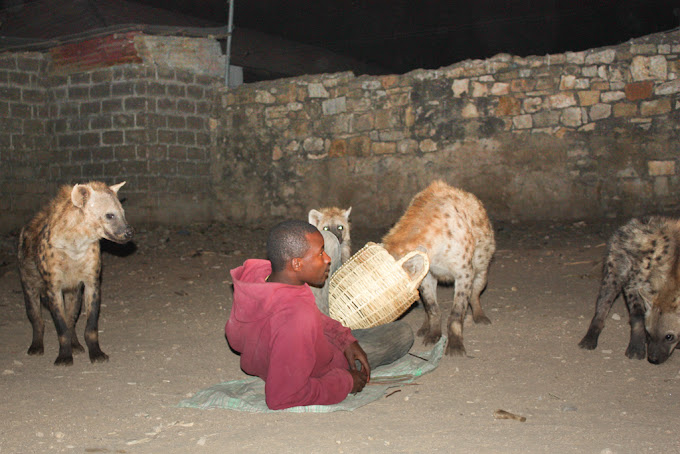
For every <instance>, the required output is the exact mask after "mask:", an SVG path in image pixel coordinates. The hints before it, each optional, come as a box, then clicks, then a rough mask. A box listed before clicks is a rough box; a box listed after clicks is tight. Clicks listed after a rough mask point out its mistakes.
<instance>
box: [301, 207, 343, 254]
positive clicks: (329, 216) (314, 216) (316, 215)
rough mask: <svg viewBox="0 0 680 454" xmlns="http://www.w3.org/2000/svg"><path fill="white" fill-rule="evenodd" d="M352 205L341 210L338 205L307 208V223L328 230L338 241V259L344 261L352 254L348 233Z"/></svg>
mask: <svg viewBox="0 0 680 454" xmlns="http://www.w3.org/2000/svg"><path fill="white" fill-rule="evenodd" d="M351 211H352V207H349V208H347V209H346V210H343V209H342V208H338V207H329V208H321V209H319V210H314V209H312V210H309V215H308V218H309V223H310V224H312V225H313V226H315V227H316V228H317V229H319V230H328V231H329V232H331V233H332V234H333V235H335V236H336V238H337V239H338V242H339V243H340V254H341V258H340V260H341V261H342V263H345V262H346V261H347V260H348V259H349V258H350V256H351V255H352V239H351V237H350V234H349V214H350V212H351Z"/></svg>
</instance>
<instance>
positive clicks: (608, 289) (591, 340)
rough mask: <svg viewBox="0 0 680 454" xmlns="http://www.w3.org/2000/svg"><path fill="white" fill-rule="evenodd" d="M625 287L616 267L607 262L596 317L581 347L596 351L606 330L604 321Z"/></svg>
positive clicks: (596, 307)
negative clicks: (603, 331)
mask: <svg viewBox="0 0 680 454" xmlns="http://www.w3.org/2000/svg"><path fill="white" fill-rule="evenodd" d="M622 287H623V284H622V282H620V279H619V276H617V274H616V273H615V272H614V265H613V263H612V262H611V261H610V260H606V261H605V265H604V267H603V276H602V282H601V283H600V291H599V293H598V295H597V302H596V303H595V315H593V319H592V320H591V321H590V326H589V327H588V332H586V335H585V336H583V339H581V342H579V343H578V345H579V347H581V348H585V349H586V350H594V349H595V348H596V347H597V340H598V338H599V337H600V333H601V332H602V329H603V328H604V321H605V319H606V318H607V314H609V310H610V309H611V308H612V304H613V303H614V300H615V299H616V297H617V296H619V293H621V289H622Z"/></svg>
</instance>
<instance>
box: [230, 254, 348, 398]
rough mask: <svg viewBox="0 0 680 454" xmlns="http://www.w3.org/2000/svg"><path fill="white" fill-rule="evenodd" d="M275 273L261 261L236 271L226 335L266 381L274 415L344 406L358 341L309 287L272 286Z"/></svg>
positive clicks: (248, 367) (245, 365)
mask: <svg viewBox="0 0 680 454" xmlns="http://www.w3.org/2000/svg"><path fill="white" fill-rule="evenodd" d="M271 271H272V269H271V263H270V262H269V261H268V260H258V259H250V260H246V261H245V263H244V264H243V265H242V266H240V267H238V268H235V269H233V270H231V277H232V279H233V281H234V303H233V305H232V307H231V315H230V316H229V320H228V321H227V325H226V327H225V332H226V334H227V339H228V340H229V344H230V345H231V347H232V348H233V349H234V350H236V351H238V352H240V353H241V369H243V371H244V372H245V373H247V374H249V375H257V376H258V377H260V378H262V379H263V380H264V381H265V398H266V401H267V406H268V407H269V408H270V409H272V410H280V409H284V408H289V407H296V406H300V405H331V404H336V403H338V402H341V401H343V400H344V399H345V397H347V395H348V394H349V392H350V391H351V390H352V385H353V379H352V375H351V374H350V373H349V371H348V370H349V365H348V363H347V359H346V358H345V355H344V353H343V352H344V351H345V349H346V348H347V347H348V346H349V345H350V344H351V343H352V342H355V341H356V339H355V338H354V337H353V336H352V334H351V332H350V329H349V328H346V327H344V326H342V325H341V324H340V323H339V322H337V321H336V320H333V319H332V318H330V317H328V316H326V315H324V314H322V313H321V312H320V311H319V309H318V308H317V306H316V302H315V300H314V294H313V293H312V291H311V289H310V288H309V286H308V285H307V284H304V285H288V284H280V283H276V282H266V281H265V279H266V278H267V276H269V275H270V274H271Z"/></svg>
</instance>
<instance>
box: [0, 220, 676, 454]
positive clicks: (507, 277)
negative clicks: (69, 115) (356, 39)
mask: <svg viewBox="0 0 680 454" xmlns="http://www.w3.org/2000/svg"><path fill="white" fill-rule="evenodd" d="M614 227H615V224H610V223H607V224H597V225H591V224H586V223H582V222H581V223H575V224H568V225H561V224H541V225H519V224H516V225H512V224H508V225H500V224H499V225H496V229H497V241H498V250H497V252H496V255H495V258H494V261H493V262H492V265H491V271H490V280H489V285H488V288H487V290H486V292H485V293H484V294H483V296H482V304H483V306H484V307H485V310H486V312H487V315H488V316H489V317H490V318H491V319H492V321H493V324H492V325H488V326H486V325H485V326H476V325H475V324H474V322H472V321H471V319H468V320H466V324H465V346H466V348H467V352H468V357H467V358H454V357H444V358H443V359H442V361H441V364H440V366H439V367H438V368H437V369H436V370H434V371H433V372H431V373H430V374H427V375H425V376H423V377H421V378H420V379H419V380H418V381H417V382H416V384H414V385H411V386H403V387H401V388H398V392H394V393H391V394H389V395H388V396H387V397H384V398H381V399H380V400H379V401H377V402H374V403H372V404H369V405H367V406H364V407H361V408H359V409H358V410H356V411H354V412H334V413H322V414H319V413H307V414H294V413H283V412H278V413H272V414H254V413H245V412H236V411H232V410H196V409H188V408H178V407H177V403H178V402H179V401H180V400H182V399H184V398H186V397H189V396H191V395H192V394H193V393H194V392H196V391H198V390H200V389H202V388H205V387H208V386H211V385H213V384H216V383H219V382H222V381H228V380H234V379H241V378H244V377H245V375H244V373H243V372H242V371H241V370H240V369H239V358H238V356H237V355H236V354H234V353H233V352H232V351H231V350H230V349H229V348H228V346H227V343H226V341H225V338H224V324H225V321H226V319H227V316H228V314H229V309H230V306H231V295H232V293H231V277H230V275H229V270H230V269H231V268H234V267H236V266H238V265H240V264H241V263H242V262H243V261H244V260H245V259H246V258H249V257H263V256H264V242H265V235H266V232H265V231H264V230H249V229H244V228H239V227H238V226H229V225H226V226H225V225H211V226H192V227H190V228H185V229H168V228H158V229H153V230H142V231H139V232H138V234H137V236H136V238H135V240H134V245H133V247H131V246H128V247H125V248H113V247H111V246H110V245H109V247H107V251H106V252H105V253H104V255H103V261H104V274H103V290H102V293H103V298H102V313H101V318H100V325H99V327H100V330H101V334H100V341H101V345H102V349H103V350H104V351H105V352H106V353H107V354H109V356H110V361H109V362H108V363H103V364H90V362H89V360H88V358H87V355H86V354H80V355H77V356H76V357H75V358H74V365H73V366H71V367H55V366H54V365H53V364H52V363H53V361H54V359H55V358H56V356H57V351H58V346H57V339H56V334H55V329H54V325H53V324H52V323H51V320H49V319H48V322H47V323H46V326H47V328H46V333H45V355H44V356H40V357H29V356H28V355H27V354H26V350H27V348H28V346H29V344H30V340H31V329H30V324H29V322H28V319H27V318H26V315H25V312H24V307H23V298H22V295H21V286H20V283H19V277H18V273H17V271H16V259H15V257H14V252H15V249H16V235H9V236H5V237H1V238H0V309H1V310H2V313H3V316H2V317H1V318H0V383H2V386H1V388H0V389H1V393H0V412H2V415H3V416H2V420H3V421H4V423H3V424H2V427H0V453H2V454H5V453H12V454H14V453H53V452H55V453H57V452H59V453H61V452H64V453H163V454H173V453H226V452H239V453H259V454H261V453H268V452H290V453H356V452H366V453H432V452H445V453H451V452H460V453H463V452H465V453H548V452H555V453H617V454H619V453H643V452H647V453H672V452H675V453H680V436H678V423H677V421H678V420H677V416H678V411H679V409H680V352H676V353H675V354H674V355H673V356H671V358H670V359H669V360H668V361H667V362H666V363H665V364H662V365H659V366H654V365H652V364H649V363H648V362H647V361H637V360H629V359H628V358H626V357H625V356H624V351H625V348H626V345H627V342H628V332H629V329H628V314H627V312H626V309H625V305H624V304H623V302H622V300H621V299H619V300H617V302H616V303H615V305H614V308H613V310H612V313H611V314H610V316H609V318H608V319H607V325H606V326H605V329H604V331H603V334H602V336H601V338H600V345H599V346H598V348H597V350H595V351H585V350H582V349H580V348H578V346H577V343H578V341H579V340H580V339H581V337H582V336H583V335H584V334H585V332H586V328H587V326H588V323H589V321H590V318H591V317H592V315H593V311H594V302H595V297H596V293H597V289H598V285H599V281H598V278H599V266H598V263H599V261H600V259H601V257H602V254H603V251H604V243H605V241H606V239H607V238H608V236H609V234H610V233H611V232H612V231H613V229H614ZM382 233H383V232H361V231H355V232H353V242H354V245H355V249H358V246H360V245H363V244H364V243H365V242H366V241H369V240H371V241H379V239H380V236H381V234H382ZM439 298H440V301H443V302H444V310H445V311H448V308H449V307H450V303H451V300H452V288H451V287H444V286H440V287H439ZM45 315H46V316H47V313H45ZM424 316H425V314H424V311H423V309H422V306H421V305H420V304H416V305H414V306H413V307H412V309H411V310H410V311H409V312H407V314H406V315H405V319H406V320H407V321H408V322H409V323H410V324H411V325H412V326H413V328H414V329H417V328H418V327H420V324H421V323H422V321H423V317H424ZM83 326H84V325H83V324H82V322H81V323H79V324H78V333H79V336H80V338H81V341H82V329H83ZM427 348H428V347H426V346H423V345H422V343H421V342H420V340H419V339H417V340H416V343H415V345H414V347H413V351H414V352H418V351H422V350H425V349H427ZM395 391H397V389H395ZM497 409H503V410H507V411H509V412H512V413H515V414H518V415H521V416H524V417H526V422H519V421H515V420H497V419H494V416H493V415H494V411H495V410H497Z"/></svg>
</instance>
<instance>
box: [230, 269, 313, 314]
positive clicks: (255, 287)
mask: <svg viewBox="0 0 680 454" xmlns="http://www.w3.org/2000/svg"><path fill="white" fill-rule="evenodd" d="M271 272H272V266H271V263H270V262H269V260H261V259H249V260H246V261H245V262H244V263H243V265H241V266H239V267H238V268H234V269H233V270H231V277H232V281H233V282H234V303H233V306H232V311H231V317H233V318H235V320H236V321H239V322H241V323H250V322H257V321H259V320H262V319H264V318H266V317H268V316H269V315H270V314H271V313H272V312H273V311H274V310H275V309H276V307H275V303H274V295H275V294H276V292H277V291H280V290H282V289H284V288H285V289H286V292H287V293H286V294H287V295H288V296H289V297H290V296H295V293H297V292H299V297H300V298H304V299H308V298H309V297H310V295H311V290H310V289H309V286H308V285H307V284H304V285H290V284H281V283H278V282H267V281H266V280H265V279H266V278H267V276H269V275H270V274H271Z"/></svg>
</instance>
